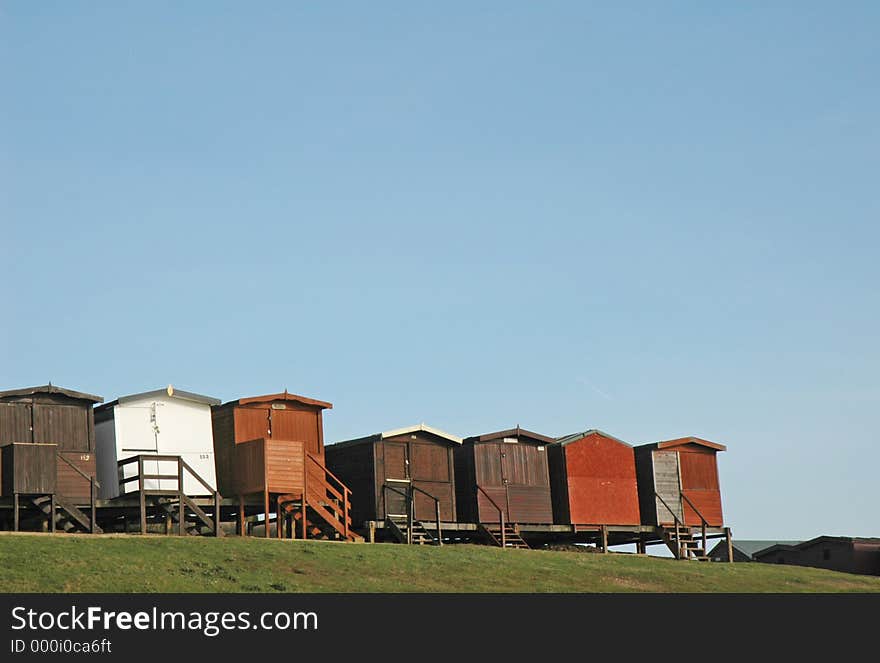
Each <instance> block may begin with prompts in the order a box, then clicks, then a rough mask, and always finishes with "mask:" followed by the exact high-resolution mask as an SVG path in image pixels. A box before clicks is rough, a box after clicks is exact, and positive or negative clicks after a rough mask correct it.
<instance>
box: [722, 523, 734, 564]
mask: <svg viewBox="0 0 880 663" xmlns="http://www.w3.org/2000/svg"><path fill="white" fill-rule="evenodd" d="M724 538H725V539H726V540H727V561H728V562H730V563H731V564H733V537H731V534H730V528H729V527H725V528H724Z"/></svg>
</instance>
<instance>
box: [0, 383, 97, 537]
mask: <svg viewBox="0 0 880 663" xmlns="http://www.w3.org/2000/svg"><path fill="white" fill-rule="evenodd" d="M102 401H103V399H102V398H101V397H100V396H93V395H92V394H86V393H82V392H79V391H73V390H70V389H63V388H61V387H56V386H55V385H53V384H48V385H44V386H39V387H28V388H25V389H11V390H7V391H0V446H3V450H2V454H0V456H2V460H0V473H2V480H0V484H2V491H3V496H5V497H9V496H12V497H13V498H14V499H15V502H16V509H15V513H16V518H17V514H18V508H17V507H18V501H19V497H20V496H27V497H28V500H29V501H30V502H32V503H33V506H36V507H37V508H39V509H40V510H41V511H43V512H44V513H45V514H46V515H47V516H49V514H50V513H53V512H54V515H53V516H51V517H50V523H51V526H52V528H53V529H54V527H55V525H56V524H57V523H60V522H61V521H64V522H63V524H64V525H65V529H68V528H70V527H75V528H80V529H86V530H92V529H93V524H94V520H93V519H92V518H89V517H88V516H87V515H86V514H84V513H82V512H81V511H80V510H79V509H78V508H77V505H79V506H83V505H86V504H93V499H94V497H95V491H96V488H95V486H96V485H97V484H96V480H95V476H96V473H95V420H94V413H93V410H92V407H93V405H94V404H95V403H100V402H102ZM50 504H52V506H50ZM54 506H59V507H61V509H62V511H59V512H55V510H54ZM50 509H51V511H50ZM16 524H17V523H16Z"/></svg>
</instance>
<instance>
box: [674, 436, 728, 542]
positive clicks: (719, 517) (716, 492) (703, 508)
mask: <svg viewBox="0 0 880 663" xmlns="http://www.w3.org/2000/svg"><path fill="white" fill-rule="evenodd" d="M678 452H679V462H680V464H681V488H682V493H684V495H685V496H686V497H687V498H688V499H689V500H691V502H693V503H694V506H695V507H697V509H698V510H699V512H700V514H702V516H703V518H705V519H706V520H707V521H708V523H709V525H712V526H715V527H720V526H722V525H723V524H724V516H723V514H722V512H721V490H720V488H719V485H718V465H717V454H716V452H715V451H714V450H713V449H707V448H706V447H701V446H698V445H684V446H682V447H679V448H678ZM682 509H683V512H684V522H685V524H687V525H700V523H701V522H702V521H701V519H700V517H699V515H698V514H697V513H696V512H695V511H694V510H693V509H692V508H691V507H690V505H688V503H687V502H686V501H685V502H684V504H683V505H682Z"/></svg>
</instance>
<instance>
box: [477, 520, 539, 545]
mask: <svg viewBox="0 0 880 663" xmlns="http://www.w3.org/2000/svg"><path fill="white" fill-rule="evenodd" d="M480 530H481V531H482V532H483V536H484V538H486V539H487V540H488V542H489V544H490V545H493V546H497V547H499V548H502V547H503V548H520V549H523V550H528V549H529V544H528V543H526V542H525V539H523V538H522V536H520V533H519V527H518V526H517V525H516V523H505V524H504V528H503V532H504V534H503V536H502V527H501V525H500V524H499V523H480ZM502 542H503V543H502Z"/></svg>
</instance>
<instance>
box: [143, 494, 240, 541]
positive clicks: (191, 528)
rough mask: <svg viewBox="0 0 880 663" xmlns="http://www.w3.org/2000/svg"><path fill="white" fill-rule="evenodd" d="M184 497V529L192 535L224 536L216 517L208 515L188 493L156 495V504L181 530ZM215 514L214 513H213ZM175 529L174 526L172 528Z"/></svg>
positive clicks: (163, 514)
mask: <svg viewBox="0 0 880 663" xmlns="http://www.w3.org/2000/svg"><path fill="white" fill-rule="evenodd" d="M181 497H182V499H183V531H184V532H185V533H186V534H188V535H190V536H224V534H223V530H222V528H219V527H218V526H217V525H216V524H215V522H216V521H215V518H214V517H211V515H208V514H207V513H206V512H205V510H204V509H202V508H201V507H199V506H198V505H197V504H196V503H195V501H194V500H193V499H192V498H190V497H187V496H186V495H171V496H167V497H163V496H155V497H154V500H155V501H154V504H155V505H156V509H157V511H158V512H160V515H161V516H162V517H163V518H164V519H166V521H167V522H170V523H172V524H176V525H177V528H176V529H177V530H178V532H179V531H180V501H181ZM212 515H214V514H212ZM172 529H174V528H172Z"/></svg>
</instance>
